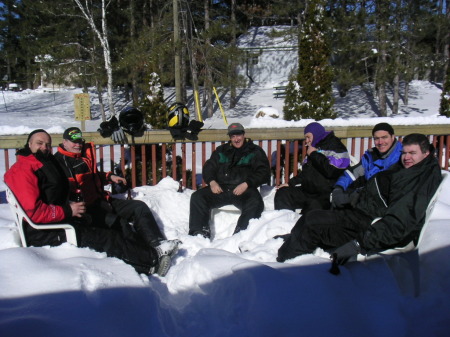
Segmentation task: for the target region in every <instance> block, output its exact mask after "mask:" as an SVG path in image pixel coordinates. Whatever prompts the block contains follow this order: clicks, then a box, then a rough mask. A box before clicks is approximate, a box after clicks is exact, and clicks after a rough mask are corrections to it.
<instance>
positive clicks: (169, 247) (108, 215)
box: [55, 127, 180, 256]
mask: <svg viewBox="0 0 450 337" xmlns="http://www.w3.org/2000/svg"><path fill="white" fill-rule="evenodd" d="M55 158H56V160H58V162H59V163H60V164H61V166H62V168H63V170H64V172H65V175H66V177H67V178H68V179H69V182H70V185H71V192H72V193H73V192H74V191H75V190H76V189H80V190H81V192H82V194H83V197H84V201H85V202H86V208H87V210H86V212H87V214H88V215H89V220H88V221H89V222H90V223H89V225H91V226H94V227H102V228H113V229H117V230H121V231H122V232H124V233H127V232H132V228H131V226H130V225H129V224H130V223H132V224H133V226H134V229H135V231H136V232H137V233H138V235H139V236H140V238H141V239H142V240H143V241H144V242H145V243H146V244H147V245H148V247H153V248H155V249H156V250H157V251H158V252H159V253H160V254H161V255H170V256H174V255H175V254H176V252H177V251H178V245H179V244H180V241H179V240H166V239H165V237H164V236H163V234H162V233H161V230H160V229H159V227H158V224H157V223H156V220H155V218H154V217H153V214H152V212H151V210H150V209H149V207H148V206H147V204H146V203H144V202H143V201H140V200H122V199H117V198H112V197H111V196H110V194H109V193H107V192H106V191H105V190H104V186H105V185H108V184H110V183H112V182H114V183H117V184H124V185H126V183H127V181H126V179H125V178H122V177H119V176H117V175H114V174H112V172H100V171H98V170H97V160H96V158H95V146H94V143H86V142H85V141H84V139H83V135H82V133H81V130H80V129H79V128H77V127H71V128H68V129H67V130H65V131H64V134H63V143H62V144H60V145H59V147H58V152H57V153H56V154H55Z"/></svg>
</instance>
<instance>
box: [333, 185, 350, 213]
mask: <svg viewBox="0 0 450 337" xmlns="http://www.w3.org/2000/svg"><path fill="white" fill-rule="evenodd" d="M349 203H350V198H349V195H348V194H347V193H346V192H345V191H344V190H343V189H342V187H340V186H337V187H336V188H335V189H334V190H333V192H331V204H332V205H333V207H334V208H343V207H344V206H345V205H348V204H349Z"/></svg>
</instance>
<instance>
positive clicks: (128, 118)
mask: <svg viewBox="0 0 450 337" xmlns="http://www.w3.org/2000/svg"><path fill="white" fill-rule="evenodd" d="M119 123H120V126H121V127H122V129H123V130H124V131H125V132H127V133H129V134H130V135H133V136H136V135H137V134H139V133H140V132H141V131H142V130H143V129H144V115H143V114H142V112H141V111H140V110H139V109H137V108H134V107H127V108H125V109H123V110H122V111H121V112H120V114H119Z"/></svg>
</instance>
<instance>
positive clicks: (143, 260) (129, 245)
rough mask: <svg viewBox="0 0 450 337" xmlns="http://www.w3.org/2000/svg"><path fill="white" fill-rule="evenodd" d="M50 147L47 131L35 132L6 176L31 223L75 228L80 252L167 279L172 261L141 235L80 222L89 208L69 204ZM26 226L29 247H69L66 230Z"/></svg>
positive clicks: (78, 203) (65, 182)
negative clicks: (82, 249)
mask: <svg viewBox="0 0 450 337" xmlns="http://www.w3.org/2000/svg"><path fill="white" fill-rule="evenodd" d="M72 131H73V130H72ZM80 134H81V132H80ZM72 135H73V134H72ZM51 148H52V139H51V137H50V135H49V134H48V133H47V132H46V131H45V130H42V129H37V130H34V131H32V132H31V133H30V134H29V136H28V139H27V143H26V144H25V146H24V148H22V149H20V150H19V151H17V162H16V163H15V164H14V165H12V166H11V168H10V169H9V170H8V171H7V172H6V173H5V177H4V178H5V183H6V184H7V185H8V187H9V188H10V189H11V191H12V192H13V193H14V195H15V196H16V198H17V200H18V201H19V203H20V205H21V206H22V208H23V209H24V211H25V212H26V213H27V215H28V216H29V217H30V219H31V220H32V221H33V222H35V223H36V224H43V223H44V224H49V223H62V222H64V223H70V224H72V226H73V227H74V229H75V232H76V238H77V245H78V247H87V248H91V249H93V250H95V251H97V252H105V253H106V254H107V255H108V256H110V257H116V258H119V259H122V260H124V261H125V262H126V263H128V264H130V265H132V266H133V267H134V268H135V269H136V271H137V272H139V273H146V274H153V273H155V272H156V273H158V274H159V275H160V276H164V275H165V274H166V273H167V271H168V269H169V268H170V258H169V257H168V256H167V257H163V258H160V257H159V255H158V252H157V250H156V249H149V248H148V247H147V246H145V244H144V243H143V242H142V241H141V240H140V238H139V236H138V235H137V234H136V233H134V232H130V233H128V234H127V235H124V233H122V232H121V231H117V230H113V229H110V228H94V227H91V226H86V225H84V224H82V223H80V221H77V219H80V218H82V217H83V216H84V215H85V213H86V203H85V202H84V201H73V202H71V201H69V182H68V180H67V178H66V176H65V174H64V172H63V170H62V168H61V166H60V165H59V163H58V162H57V161H56V159H55V157H54V156H53V154H52V153H51ZM23 227H24V232H25V236H26V238H27V244H28V245H29V246H35V247H42V246H59V245H61V244H62V243H64V242H66V235H65V231H64V229H46V230H39V229H35V228H33V227H31V226H28V225H27V224H24V226H23Z"/></svg>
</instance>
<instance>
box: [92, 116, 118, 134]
mask: <svg viewBox="0 0 450 337" xmlns="http://www.w3.org/2000/svg"><path fill="white" fill-rule="evenodd" d="M118 128H119V121H118V120H117V118H116V116H113V117H112V118H111V119H110V120H109V121H106V122H102V123H100V127H99V128H98V130H97V131H98V132H100V135H101V136H102V137H103V138H107V137H111V135H112V134H113V132H114V131H115V130H117V129H118Z"/></svg>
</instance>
